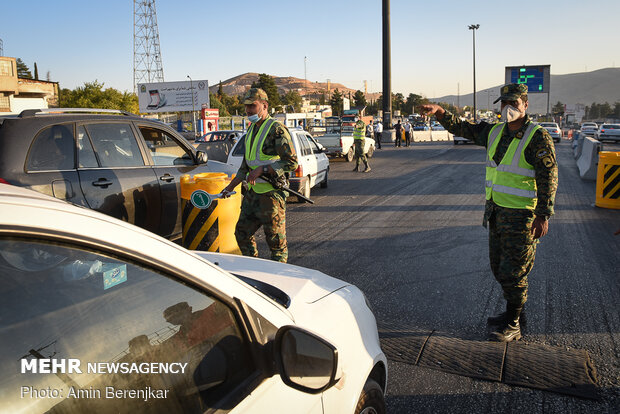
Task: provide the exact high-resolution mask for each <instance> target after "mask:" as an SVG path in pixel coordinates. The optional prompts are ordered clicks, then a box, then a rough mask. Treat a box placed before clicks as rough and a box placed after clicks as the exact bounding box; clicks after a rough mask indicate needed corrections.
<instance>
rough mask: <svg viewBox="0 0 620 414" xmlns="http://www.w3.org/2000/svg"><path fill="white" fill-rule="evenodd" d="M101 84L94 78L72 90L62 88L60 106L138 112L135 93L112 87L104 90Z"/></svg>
mask: <svg viewBox="0 0 620 414" xmlns="http://www.w3.org/2000/svg"><path fill="white" fill-rule="evenodd" d="M103 85H104V84H103V83H99V82H97V80H95V81H93V82H86V83H84V86H80V87H77V88H75V89H74V90H70V89H62V90H61V92H60V99H59V105H60V107H61V108H99V109H119V110H121V111H127V112H132V113H138V111H139V106H138V96H137V95H136V94H135V93H133V92H127V91H125V92H120V91H118V90H116V89H114V88H107V89H105V90H104V89H103Z"/></svg>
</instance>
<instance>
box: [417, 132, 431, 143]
mask: <svg viewBox="0 0 620 414" xmlns="http://www.w3.org/2000/svg"><path fill="white" fill-rule="evenodd" d="M431 132H432V131H413V142H431ZM435 132H437V131H435Z"/></svg>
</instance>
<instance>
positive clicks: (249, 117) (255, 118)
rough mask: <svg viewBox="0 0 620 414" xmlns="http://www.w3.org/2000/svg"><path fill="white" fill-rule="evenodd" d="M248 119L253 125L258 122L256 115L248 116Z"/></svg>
mask: <svg viewBox="0 0 620 414" xmlns="http://www.w3.org/2000/svg"><path fill="white" fill-rule="evenodd" d="M248 119H249V120H250V122H251V123H253V124H254V123H256V122H258V121H260V116H258V114H254V115H248Z"/></svg>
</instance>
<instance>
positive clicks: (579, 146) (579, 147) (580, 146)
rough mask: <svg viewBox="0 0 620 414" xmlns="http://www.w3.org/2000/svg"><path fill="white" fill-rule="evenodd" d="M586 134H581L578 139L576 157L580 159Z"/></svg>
mask: <svg viewBox="0 0 620 414" xmlns="http://www.w3.org/2000/svg"><path fill="white" fill-rule="evenodd" d="M585 138H586V136H585V135H583V134H579V139H578V140H577V146H576V147H575V150H574V153H575V159H576V160H578V159H579V158H580V157H581V152H582V151H583V143H584V140H585Z"/></svg>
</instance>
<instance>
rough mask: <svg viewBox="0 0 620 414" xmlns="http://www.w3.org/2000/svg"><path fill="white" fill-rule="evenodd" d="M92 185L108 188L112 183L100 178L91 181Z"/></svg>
mask: <svg viewBox="0 0 620 414" xmlns="http://www.w3.org/2000/svg"><path fill="white" fill-rule="evenodd" d="M93 185H94V186H97V187H103V188H108V186H110V185H112V181H108V180H106V179H105V178H100V179H99V180H97V181H93Z"/></svg>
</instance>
